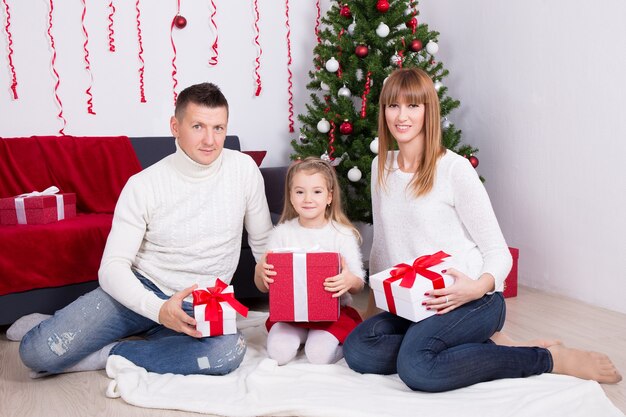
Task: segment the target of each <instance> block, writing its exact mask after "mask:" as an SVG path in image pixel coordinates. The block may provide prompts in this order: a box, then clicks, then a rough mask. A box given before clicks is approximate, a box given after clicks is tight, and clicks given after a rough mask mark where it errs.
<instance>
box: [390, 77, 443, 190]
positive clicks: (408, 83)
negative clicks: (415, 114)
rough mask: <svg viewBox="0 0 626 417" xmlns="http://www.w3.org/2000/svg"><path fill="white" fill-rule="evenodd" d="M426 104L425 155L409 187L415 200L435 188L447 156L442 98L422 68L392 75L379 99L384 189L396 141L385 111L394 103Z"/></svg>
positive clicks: (423, 154)
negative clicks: (441, 161) (442, 159)
mask: <svg viewBox="0 0 626 417" xmlns="http://www.w3.org/2000/svg"><path fill="white" fill-rule="evenodd" d="M400 102H401V103H408V104H424V107H425V109H424V110H425V112H424V132H425V140H424V151H423V153H422V159H421V161H418V163H419V166H418V170H417V172H415V174H414V175H413V178H412V179H411V182H410V183H409V185H408V187H409V188H410V189H411V190H412V191H413V194H414V195H415V197H419V196H422V195H425V194H428V192H429V191H430V190H431V189H432V188H433V184H434V182H435V173H436V168H437V160H438V159H439V158H440V157H441V156H442V155H443V154H444V153H445V147H444V146H443V145H442V143H441V119H440V118H441V116H440V114H439V112H440V110H439V97H438V96H437V91H436V90H435V86H434V85H433V81H432V80H431V79H430V76H429V75H428V74H427V73H426V72H425V71H423V70H421V69H419V68H400V69H397V70H395V71H394V72H392V73H391V75H389V77H388V78H387V81H385V83H384V85H383V88H382V91H381V92H380V99H379V112H378V172H379V173H380V174H379V175H378V185H381V186H384V185H385V180H386V177H387V175H388V174H389V169H390V166H388V164H387V152H389V151H392V150H393V148H394V138H393V135H392V134H391V131H390V130H389V126H387V119H386V118H385V107H386V106H388V105H390V104H394V103H400Z"/></svg>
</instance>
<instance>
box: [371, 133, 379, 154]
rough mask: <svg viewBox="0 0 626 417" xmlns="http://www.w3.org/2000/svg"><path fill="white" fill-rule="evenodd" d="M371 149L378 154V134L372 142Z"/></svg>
mask: <svg viewBox="0 0 626 417" xmlns="http://www.w3.org/2000/svg"><path fill="white" fill-rule="evenodd" d="M370 151H372V153H375V154H378V136H377V137H375V138H374V140H373V141H371V142H370Z"/></svg>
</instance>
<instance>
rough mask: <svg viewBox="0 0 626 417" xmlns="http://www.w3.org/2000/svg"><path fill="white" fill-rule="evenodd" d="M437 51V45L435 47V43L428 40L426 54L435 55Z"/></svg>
mask: <svg viewBox="0 0 626 417" xmlns="http://www.w3.org/2000/svg"><path fill="white" fill-rule="evenodd" d="M438 51H439V45H437V43H436V42H435V41H433V40H432V39H431V40H429V41H428V43H427V44H426V52H428V53H429V54H431V55H435V54H436V53H437V52H438Z"/></svg>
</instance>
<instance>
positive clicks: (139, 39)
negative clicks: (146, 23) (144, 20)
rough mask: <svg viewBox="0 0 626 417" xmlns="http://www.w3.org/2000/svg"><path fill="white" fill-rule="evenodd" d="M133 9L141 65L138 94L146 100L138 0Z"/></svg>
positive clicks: (142, 99)
mask: <svg viewBox="0 0 626 417" xmlns="http://www.w3.org/2000/svg"><path fill="white" fill-rule="evenodd" d="M135 9H136V10H137V40H138V42H139V61H140V62H141V65H140V66H139V95H140V97H141V102H142V103H145V102H146V92H145V89H144V82H143V73H144V70H145V68H146V65H145V61H144V60H143V41H142V38H141V20H140V18H141V10H139V0H136V2H135Z"/></svg>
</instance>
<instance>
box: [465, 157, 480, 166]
mask: <svg viewBox="0 0 626 417" xmlns="http://www.w3.org/2000/svg"><path fill="white" fill-rule="evenodd" d="M467 159H469V161H470V164H472V166H473V167H474V168H476V167H477V166H478V158H476V157H475V156H474V155H470V156H469V158H467Z"/></svg>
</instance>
